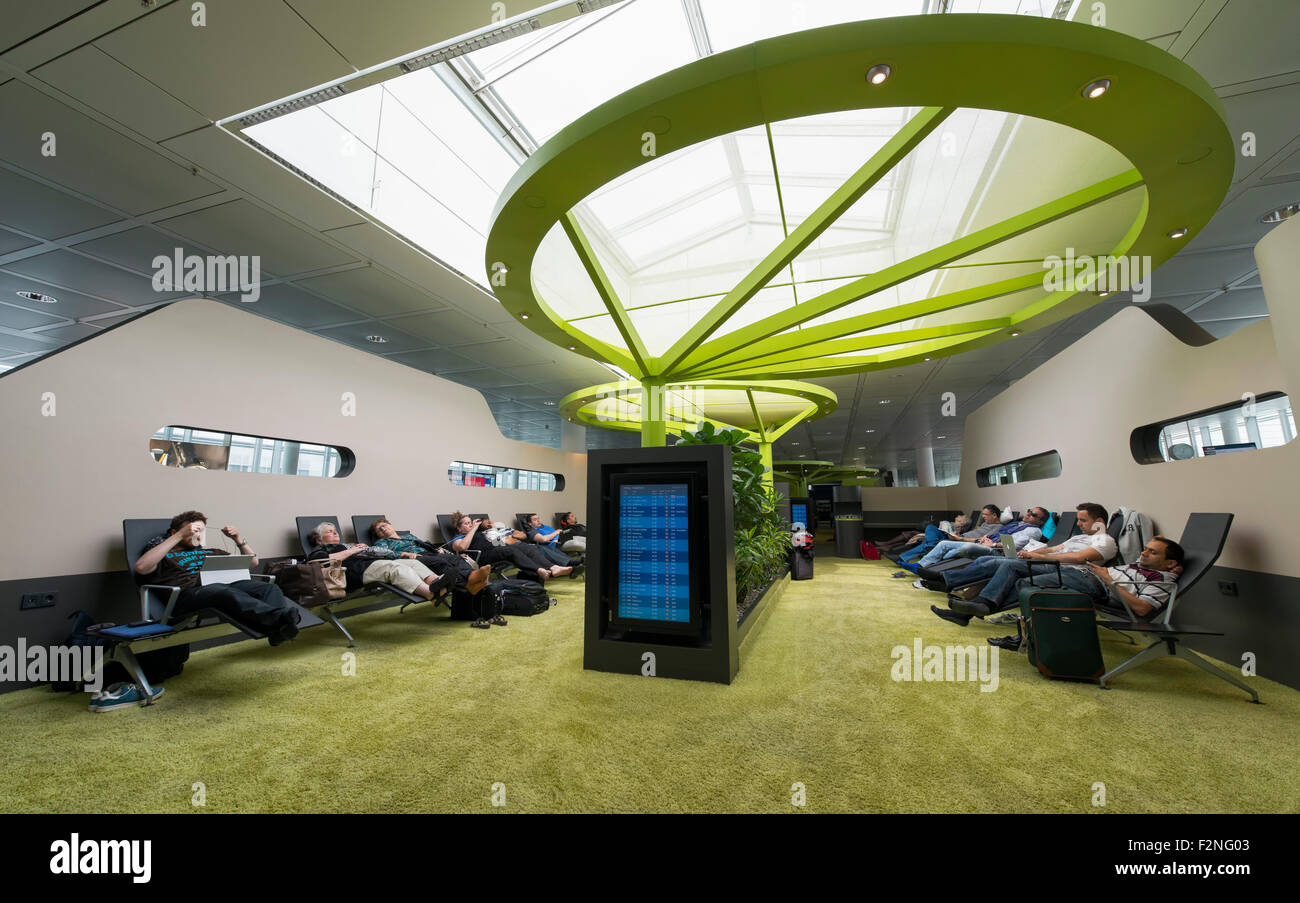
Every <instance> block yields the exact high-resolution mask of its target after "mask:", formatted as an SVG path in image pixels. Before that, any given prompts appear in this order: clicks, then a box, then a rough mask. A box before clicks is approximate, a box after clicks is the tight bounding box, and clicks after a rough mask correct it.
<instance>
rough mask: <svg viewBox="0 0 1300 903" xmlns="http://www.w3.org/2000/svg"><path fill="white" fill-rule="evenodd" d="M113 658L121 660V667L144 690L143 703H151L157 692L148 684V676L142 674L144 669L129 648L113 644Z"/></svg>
mask: <svg viewBox="0 0 1300 903" xmlns="http://www.w3.org/2000/svg"><path fill="white" fill-rule="evenodd" d="M113 658H116V659H117V660H118V661H119V662H121V663H122V667H124V668H126V670H127V672H128V673H129V674H130V675H131V677H132V678H133V679H134V680H135V682H136V683H137V684H139V685H140V689H141V690H143V691H144V695H145V705H153V698H154V697H155V696H157V695H158V694H157V693H156V692H155V691H154V688H153V687H152V686H151V685H150V684H149V678H147V677H145V676H144V669H143V668H141V667H140V662H139V661H138V660H137V659H136V657H135V653H133V652H132V651H131V648H130V647H129V646H125V645H118V646H115V647H114V648H113Z"/></svg>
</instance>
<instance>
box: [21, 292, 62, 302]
mask: <svg viewBox="0 0 1300 903" xmlns="http://www.w3.org/2000/svg"><path fill="white" fill-rule="evenodd" d="M18 297H19V298H26V299H27V300H28V301H35V302H37V303H38V304H58V303H59V299H58V298H55V297H53V296H52V295H42V294H41V293H40V292H18Z"/></svg>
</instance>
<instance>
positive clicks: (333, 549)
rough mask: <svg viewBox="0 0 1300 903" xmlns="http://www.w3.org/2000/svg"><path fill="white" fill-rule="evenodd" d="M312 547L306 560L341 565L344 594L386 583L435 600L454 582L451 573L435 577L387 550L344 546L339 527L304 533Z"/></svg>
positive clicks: (318, 527) (327, 526)
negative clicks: (345, 580) (346, 585)
mask: <svg viewBox="0 0 1300 903" xmlns="http://www.w3.org/2000/svg"><path fill="white" fill-rule="evenodd" d="M307 541H308V542H310V543H311V544H312V545H313V546H314V548H312V550H311V552H310V553H309V554H308V555H307V560H308V561H322V560H326V559H328V560H329V561H333V562H336V563H338V564H340V565H342V566H343V571H344V573H346V574H347V578H348V587H347V588H348V592H351V591H352V590H356V589H360V588H361V587H362V586H364V585H365V584H367V583H390V584H392V585H393V586H396V587H397V588H398V589H400V590H403V591H404V592H408V593H414V594H415V595H417V596H423V597H424V598H426V599H430V600H432V599H439V598H441V597H442V596H444V595H446V594H447V591H448V590H449V589H450V588H451V586H452V584H453V583H454V582H455V580H456V575H455V573H454V572H448V573H446V574H444V575H443V576H442V577H439V576H438V575H437V574H435V573H434V572H433V571H431V570H429V568H428V567H426V566H425V565H424V564H422V563H420V561H418V560H416V559H412V558H403V557H402V556H401V555H400V554H398V553H396V552H393V551H391V550H389V549H377V548H371V547H370V546H368V545H366V544H365V543H363V542H359V543H355V544H353V545H344V544H343V543H342V542H340V541H339V528H338V527H337V526H335V525H334V524H332V523H330V522H328V521H324V522H322V523H319V524H317V525H316V527H315V528H314V529H313V530H312V531H311V533H309V534H307Z"/></svg>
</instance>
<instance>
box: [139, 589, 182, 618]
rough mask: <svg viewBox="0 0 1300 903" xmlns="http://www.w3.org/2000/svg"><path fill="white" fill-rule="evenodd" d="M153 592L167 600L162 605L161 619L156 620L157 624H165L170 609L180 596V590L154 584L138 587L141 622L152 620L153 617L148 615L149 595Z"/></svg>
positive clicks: (170, 613)
mask: <svg viewBox="0 0 1300 903" xmlns="http://www.w3.org/2000/svg"><path fill="white" fill-rule="evenodd" d="M154 591H156V592H159V593H163V594H165V597H166V599H167V601H166V602H164V603H163V614H162V617H161V618H158V619H157V620H158V622H159V623H161V624H166V623H167V621H168V620H170V619H171V615H172V609H173V608H175V607H176V599H177V597H178V596H180V594H181V588H180V587H179V586H163V585H159V584H155V583H150V584H146V585H144V586H142V587H140V620H142V621H152V620H154V617H153V615H151V614H150V613H149V594H150V593H151V592H154Z"/></svg>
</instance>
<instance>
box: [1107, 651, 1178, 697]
mask: <svg viewBox="0 0 1300 903" xmlns="http://www.w3.org/2000/svg"><path fill="white" fill-rule="evenodd" d="M1164 645H1165V643H1164V640H1156V641H1155V642H1154V643H1152V644H1151V645H1150V646H1148V647H1147V648H1145V649H1143V650H1142V651H1141V652H1138V653H1136V654H1134V655H1133V656H1132V657H1131V658H1127V659H1125V660H1124V661H1122V662H1120V663H1119V664H1118V665H1116V666H1115V667H1113V668H1111V669H1110V670H1109V671H1107V672H1106V673H1105V674H1103V675H1102V676H1101V681H1100V683H1101V687H1102V689H1103V690H1107V689H1110V688H1109V687H1107V686H1106V681H1108V680H1110V679H1111V678H1112V677H1118V676H1119V675H1121V674H1123V673H1124V672H1125V671H1131V670H1133V669H1134V668H1136V667H1137V666H1138V665H1142V664H1145V663H1146V662H1148V661H1150V660H1151V659H1153V658H1160V657H1161V656H1164V655H1169V654H1170V653H1168V652H1166V651H1165V650H1164V648H1163V647H1164Z"/></svg>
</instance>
